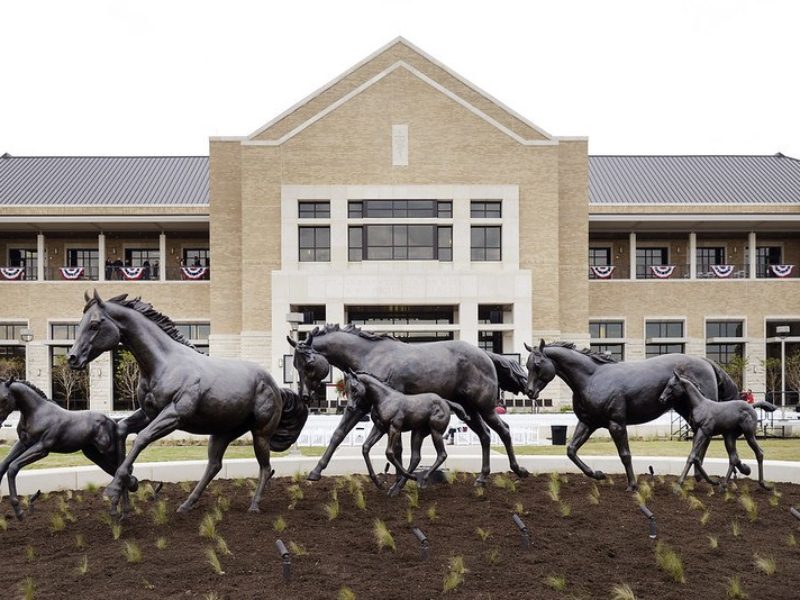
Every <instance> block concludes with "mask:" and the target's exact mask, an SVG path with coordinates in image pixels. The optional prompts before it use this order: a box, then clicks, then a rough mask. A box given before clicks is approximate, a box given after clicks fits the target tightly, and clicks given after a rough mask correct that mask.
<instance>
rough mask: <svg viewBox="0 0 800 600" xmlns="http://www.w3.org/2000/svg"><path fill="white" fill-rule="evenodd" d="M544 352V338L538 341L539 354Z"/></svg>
mask: <svg viewBox="0 0 800 600" xmlns="http://www.w3.org/2000/svg"><path fill="white" fill-rule="evenodd" d="M543 350H544V338H540V339H539V352H542V351H543Z"/></svg>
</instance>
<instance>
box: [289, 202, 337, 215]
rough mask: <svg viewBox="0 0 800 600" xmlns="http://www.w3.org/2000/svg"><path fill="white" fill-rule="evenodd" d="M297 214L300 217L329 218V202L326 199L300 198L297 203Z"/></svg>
mask: <svg viewBox="0 0 800 600" xmlns="http://www.w3.org/2000/svg"><path fill="white" fill-rule="evenodd" d="M297 216H298V218H300V219H330V218H331V203H330V202H329V201H328V200H325V201H312V200H301V201H300V202H298V203H297Z"/></svg>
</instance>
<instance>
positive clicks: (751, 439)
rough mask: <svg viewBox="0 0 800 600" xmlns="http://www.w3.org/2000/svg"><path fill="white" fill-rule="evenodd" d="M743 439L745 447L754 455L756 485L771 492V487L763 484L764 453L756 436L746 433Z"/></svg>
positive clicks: (753, 433)
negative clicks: (748, 447)
mask: <svg viewBox="0 0 800 600" xmlns="http://www.w3.org/2000/svg"><path fill="white" fill-rule="evenodd" d="M744 439H745V440H747V445H748V446H750V449H751V450H752V451H753V454H755V455H756V461H757V462H758V485H760V486H761V487H762V488H764V489H765V490H771V489H772V486H770V485H767V484H766V483H765V482H764V451H763V450H762V449H761V446H759V445H758V442H757V441H756V435H755V432H753V431H748V432H747V433H745V434H744Z"/></svg>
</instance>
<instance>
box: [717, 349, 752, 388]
mask: <svg viewBox="0 0 800 600" xmlns="http://www.w3.org/2000/svg"><path fill="white" fill-rule="evenodd" d="M748 362H749V359H748V358H747V357H746V356H741V355H736V356H734V357H733V358H732V359H731V360H730V362H728V363H725V364H724V365H723V364H721V365H720V367H722V370H723V371H725V372H726V373H727V374H728V375H730V377H731V379H733V381H734V383H735V384H736V387H737V388H739V389H742V387H744V372H745V370H746V369H747V363H748Z"/></svg>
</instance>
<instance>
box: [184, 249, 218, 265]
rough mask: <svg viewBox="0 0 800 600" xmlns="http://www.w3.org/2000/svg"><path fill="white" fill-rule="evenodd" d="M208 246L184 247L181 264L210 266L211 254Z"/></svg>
mask: <svg viewBox="0 0 800 600" xmlns="http://www.w3.org/2000/svg"><path fill="white" fill-rule="evenodd" d="M210 252H211V251H210V250H209V249H208V248H184V249H183V264H184V266H187V267H209V266H211V254H210Z"/></svg>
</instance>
